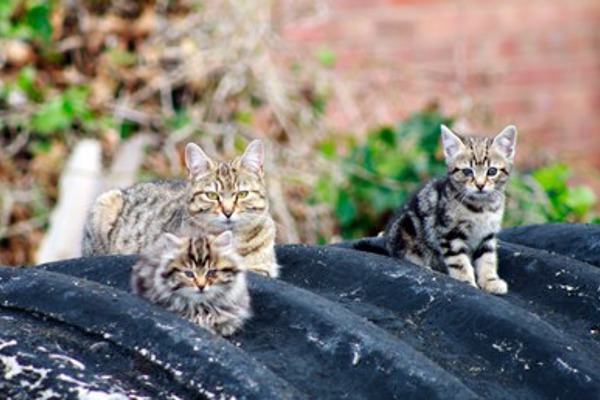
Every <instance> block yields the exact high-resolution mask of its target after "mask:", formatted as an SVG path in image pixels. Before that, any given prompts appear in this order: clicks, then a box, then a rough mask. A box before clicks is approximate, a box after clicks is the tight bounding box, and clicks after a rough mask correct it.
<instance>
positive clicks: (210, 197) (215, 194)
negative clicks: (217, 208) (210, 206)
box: [206, 192, 219, 200]
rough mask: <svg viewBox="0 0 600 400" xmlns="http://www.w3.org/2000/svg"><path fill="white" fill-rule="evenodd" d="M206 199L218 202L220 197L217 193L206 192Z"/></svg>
mask: <svg viewBox="0 0 600 400" xmlns="http://www.w3.org/2000/svg"><path fill="white" fill-rule="evenodd" d="M206 197H208V198H209V199H210V200H217V199H218V198H219V195H218V194H217V192H206Z"/></svg>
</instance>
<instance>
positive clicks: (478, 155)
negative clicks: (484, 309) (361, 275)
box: [385, 125, 517, 294]
mask: <svg viewBox="0 0 600 400" xmlns="http://www.w3.org/2000/svg"><path fill="white" fill-rule="evenodd" d="M441 130H442V142H443V147H444V156H445V158H446V165H447V167H448V174H447V175H446V176H443V177H440V178H437V179H433V180H431V181H429V182H428V183H427V184H425V186H424V187H423V188H421V189H420V190H419V191H418V192H416V193H415V194H413V195H412V197H411V198H409V199H408V201H407V202H406V203H405V204H404V205H403V206H402V208H401V209H400V210H399V213H398V214H397V216H396V217H394V219H392V221H391V222H390V223H389V225H388V227H387V229H386V232H385V239H386V247H387V250H388V251H389V253H390V254H391V255H392V256H394V257H405V258H406V259H408V260H409V261H412V262H414V263H415V264H418V265H421V266H424V267H430V268H433V269H434V270H437V271H441V272H446V273H448V274H449V275H450V276H451V277H453V278H455V279H458V280H460V281H463V282H467V283H468V284H470V285H472V286H475V287H480V288H481V289H483V290H485V291H486V292H490V293H494V294H505V293H506V292H507V291H508V285H507V284H506V282H505V281H504V280H502V279H500V277H498V272H497V264H498V258H497V255H496V234H497V233H498V231H499V230H500V227H501V223H502V215H503V213H504V189H505V187H506V183H507V181H508V177H509V175H510V171H511V169H512V164H513V158H514V155H515V145H516V139H517V130H516V128H515V127H514V126H508V127H507V128H505V129H504V130H503V131H502V132H501V133H499V134H498V135H497V136H496V137H494V138H493V139H489V138H479V137H462V136H459V135H457V134H455V133H453V132H452V131H451V130H450V129H448V128H447V127H445V126H444V125H442V127H441Z"/></svg>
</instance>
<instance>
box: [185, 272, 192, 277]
mask: <svg viewBox="0 0 600 400" xmlns="http://www.w3.org/2000/svg"><path fill="white" fill-rule="evenodd" d="M184 274H185V276H187V277H188V278H193V277H194V272H193V271H185V272H184Z"/></svg>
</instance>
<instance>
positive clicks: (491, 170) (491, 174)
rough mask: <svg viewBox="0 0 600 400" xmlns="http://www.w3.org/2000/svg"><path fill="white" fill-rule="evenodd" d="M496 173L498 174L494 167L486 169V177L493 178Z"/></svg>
mask: <svg viewBox="0 0 600 400" xmlns="http://www.w3.org/2000/svg"><path fill="white" fill-rule="evenodd" d="M497 173H498V169H497V168H494V167H492V168H488V171H487V174H488V176H494V175H496V174H497Z"/></svg>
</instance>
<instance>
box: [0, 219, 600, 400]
mask: <svg viewBox="0 0 600 400" xmlns="http://www.w3.org/2000/svg"><path fill="white" fill-rule="evenodd" d="M555 231H556V232H555ZM567 232H568V238H567ZM561 236H562V240H560V237H561ZM502 239H503V241H502V242H501V246H500V251H499V253H500V275H501V276H502V277H503V278H505V279H506V280H507V281H508V283H509V286H510V291H509V294H508V295H507V296H503V297H497V296H492V295H489V294H487V293H484V292H481V291H479V290H476V289H474V288H471V287H469V286H467V285H464V284H461V283H459V282H456V281H454V280H452V279H450V278H448V277H447V276H444V275H440V274H437V273H434V272H430V271H428V270H425V269H422V268H419V267H416V266H414V265H411V264H408V263H405V262H401V261H398V260H395V259H391V258H389V257H386V256H384V255H381V254H377V253H382V250H383V249H382V247H381V240H380V239H363V240H361V241H357V242H352V243H344V244H342V245H339V246H327V247H322V246H321V247H319V246H304V245H289V246H280V247H279V248H278V259H279V261H280V263H281V264H282V265H283V270H282V278H281V281H274V280H268V279H264V278H262V277H259V276H252V277H251V279H250V285H251V293H252V299H253V308H254V314H255V317H254V318H253V319H252V320H251V321H250V322H249V323H248V324H247V326H246V328H245V329H244V330H243V331H242V332H241V333H239V334H237V335H235V336H234V337H232V338H230V339H228V340H224V339H221V338H216V337H214V336H212V335H210V334H209V333H206V332H204V331H202V330H201V329H199V328H197V327H195V326H194V325H192V324H190V323H188V322H187V321H184V320H183V319H181V318H179V317H178V316H175V315H173V314H170V313H168V312H166V311H164V310H162V309H160V308H158V307H156V306H154V305H152V304H149V303H147V302H145V301H144V300H142V299H139V298H137V297H135V296H133V295H131V294H129V293H127V292H128V290H129V289H128V282H129V270H130V267H131V265H132V264H133V262H134V260H135V258H134V257H123V256H121V257H96V258H89V259H77V260H68V261H64V262H59V263H53V264H48V265H45V266H43V267H42V268H37V269H20V268H0V304H1V307H0V329H1V330H0V361H1V363H2V364H4V374H3V375H2V374H0V393H1V395H0V396H4V397H9V398H27V397H23V396H25V393H28V395H31V393H33V394H39V393H42V392H43V391H44V390H51V391H54V392H56V393H59V394H62V395H63V398H64V397H65V396H66V397H69V396H73V397H76V396H77V395H80V393H84V394H85V393H86V392H85V391H86V390H87V392H94V391H96V392H102V393H120V394H122V395H123V396H125V397H132V396H148V397H149V398H169V396H171V398H209V397H212V396H216V397H220V396H225V397H230V396H233V397H235V398H238V399H240V398H247V399H251V398H253V399H270V398H273V399H285V398H303V397H307V398H319V399H323V398H331V399H341V398H348V399H360V398H365V399H366V398H370V399H391V398H398V399H400V398H402V399H405V398H427V399H433V398H478V397H479V398H492V399H502V398H507V399H508V398H510V399H514V398H528V399H535V398H540V399H542V398H544V399H545V398H558V399H572V398H582V399H583V398H585V399H587V398H590V399H591V398H599V397H600V269H599V268H598V267H596V266H594V265H591V264H589V263H588V262H594V260H596V259H597V254H594V255H592V254H590V253H592V252H594V249H595V248H596V246H600V227H597V226H592V225H585V226H578V225H558V226H556V225H546V226H534V227H523V228H516V229H510V230H506V231H504V232H503V233H502ZM567 239H568V240H570V241H572V242H573V243H577V244H578V245H577V246H571V247H569V246H568V243H567ZM525 245H527V246H525ZM534 247H536V248H534ZM553 252H554V253H553ZM594 257H596V258H594ZM90 349H92V350H90ZM26 366H29V367H26ZM42 370H43V371H46V372H39V371H42ZM35 371H37V372H35ZM0 372H1V371H0ZM40 374H41V375H44V374H45V375H44V376H43V377H40ZM19 396H21V397H19Z"/></svg>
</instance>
